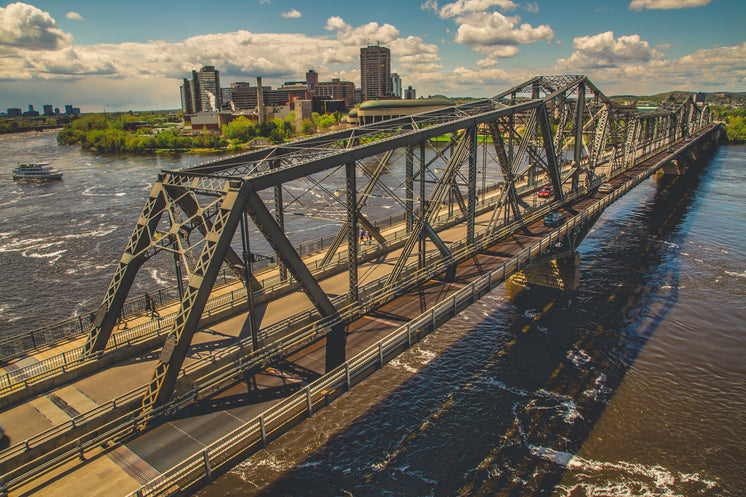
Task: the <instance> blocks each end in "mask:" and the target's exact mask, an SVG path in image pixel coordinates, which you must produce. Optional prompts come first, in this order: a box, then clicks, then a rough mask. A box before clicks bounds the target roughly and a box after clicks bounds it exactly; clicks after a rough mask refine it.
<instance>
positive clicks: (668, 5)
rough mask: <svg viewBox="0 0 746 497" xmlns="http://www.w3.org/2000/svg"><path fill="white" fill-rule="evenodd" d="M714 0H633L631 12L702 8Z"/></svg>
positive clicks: (630, 6)
mask: <svg viewBox="0 0 746 497" xmlns="http://www.w3.org/2000/svg"><path fill="white" fill-rule="evenodd" d="M711 1H712V0H632V2H630V4H629V10H642V9H660V10H669V9H686V8H689V7H702V6H703V5H707V4H708V3H710V2H711Z"/></svg>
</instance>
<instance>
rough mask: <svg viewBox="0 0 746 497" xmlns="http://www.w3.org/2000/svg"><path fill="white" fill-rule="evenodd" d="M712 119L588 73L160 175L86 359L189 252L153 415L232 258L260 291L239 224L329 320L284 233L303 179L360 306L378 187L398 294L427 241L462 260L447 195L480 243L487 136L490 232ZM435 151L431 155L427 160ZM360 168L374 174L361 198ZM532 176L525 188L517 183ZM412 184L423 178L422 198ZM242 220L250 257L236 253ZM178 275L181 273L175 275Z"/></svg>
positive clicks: (690, 105) (322, 298) (156, 381)
mask: <svg viewBox="0 0 746 497" xmlns="http://www.w3.org/2000/svg"><path fill="white" fill-rule="evenodd" d="M711 119H712V115H711V113H710V110H709V108H708V107H700V106H698V105H697V104H696V103H695V102H694V100H693V98H692V97H691V95H690V96H688V97H687V98H686V99H685V100H684V101H683V102H676V101H675V100H674V99H673V98H669V99H667V100H666V101H664V102H663V103H662V104H661V106H660V108H659V109H658V110H656V111H654V112H648V113H640V112H637V111H636V110H634V109H627V108H623V107H620V106H618V105H616V104H615V103H614V102H612V101H611V100H609V99H608V98H607V97H606V96H605V95H604V94H603V93H602V92H600V91H599V89H598V88H597V87H596V86H594V85H593V83H592V82H590V81H589V80H588V79H587V78H586V77H585V76H582V75H559V76H536V77H534V78H531V79H530V80H528V81H526V82H524V83H521V84H520V85H517V86H515V87H513V88H510V89H508V90H506V91H504V92H502V93H500V94H498V95H496V96H495V97H492V98H490V99H486V100H482V101H478V102H469V103H466V104H463V105H458V106H453V107H449V108H445V109H439V110H435V111H431V112H425V113H422V114H417V115H413V116H407V117H402V118H399V119H392V120H389V121H384V122H380V123H375V124H372V125H367V126H360V127H357V128H350V129H345V130H340V131H336V132H333V133H328V134H325V135H320V136H315V137H311V138H305V139H302V140H298V141H295V142H291V143H287V144H282V145H278V146H275V147H271V148H268V149H263V150H259V151H253V152H248V153H245V154H239V155H236V156H233V157H229V158H223V159H218V160H214V161H210V162H206V163H202V164H197V165H195V166H191V167H188V168H185V169H182V170H178V171H163V172H162V173H161V174H160V175H159V178H158V181H157V182H156V184H155V185H154V186H153V188H152V190H151V192H150V195H149V197H148V200H147V202H146V204H145V207H144V208H143V210H142V213H141V215H140V217H139V219H138V220H137V223H136V225H135V228H134V229H133V232H132V235H131V236H130V239H129V242H128V243H127V246H126V248H125V250H124V253H123V255H122V257H121V259H120V262H119V264H118V266H117V268H116V271H115V273H114V276H113V278H112V281H111V283H110V285H109V288H108V290H107V292H106V294H105V296H104V299H103V302H102V305H101V307H100V309H99V312H98V313H97V316H96V319H95V320H94V322H93V326H92V328H91V330H90V332H89V337H88V341H87V343H86V348H85V350H86V353H85V354H86V355H88V356H90V355H92V354H94V353H96V352H98V351H102V350H105V348H106V345H107V341H108V339H109V336H110V335H111V331H112V329H113V327H114V325H115V323H116V320H117V317H118V316H119V315H120V312H121V309H122V305H123V303H124V301H125V299H126V297H127V294H128V292H129V290H130V289H131V287H132V284H133V281H134V279H135V276H136V274H137V272H138V270H139V268H140V267H141V266H142V265H143V264H144V263H145V262H147V261H148V260H149V259H150V258H152V257H153V256H155V255H156V254H158V253H160V252H163V251H166V252H170V253H172V254H175V256H176V257H181V262H182V265H183V266H184V268H185V270H186V273H187V275H188V284H187V286H186V289H185V290H184V292H183V296H182V298H181V302H180V303H179V310H178V311H177V314H176V316H177V317H176V321H175V323H174V325H173V327H172V329H171V331H170V333H169V337H168V339H167V341H166V345H165V346H164V348H163V351H162V353H161V356H160V360H159V363H158V365H157V367H156V368H155V371H154V374H153V379H152V380H151V383H150V387H149V389H148V393H147V395H146V396H145V397H144V398H143V408H144V409H145V410H146V411H147V410H149V409H150V408H152V407H153V406H155V405H159V404H162V403H165V402H167V401H168V399H169V398H170V397H171V395H172V394H173V390H174V386H175V382H176V377H177V375H178V372H179V369H180V368H181V366H182V363H183V360H184V357H185V354H186V353H187V350H188V348H189V345H190V343H191V339H192V336H193V334H194V333H195V332H196V329H197V324H198V322H199V319H200V316H201V314H202V311H203V309H204V306H205V303H206V301H207V298H208V296H209V294H210V291H211V289H212V287H213V285H214V282H215V278H216V276H217V274H218V271H219V269H220V267H221V265H222V264H223V263H226V264H227V266H228V267H229V268H230V269H231V270H232V271H233V272H234V273H235V274H236V275H237V276H238V277H239V278H240V279H242V280H244V281H246V280H248V281H250V285H251V286H252V287H256V285H258V283H257V282H256V281H255V279H254V278H253V276H252V275H251V271H250V268H249V263H248V259H250V257H251V254H250V253H249V248H248V229H249V227H248V223H243V222H242V221H241V220H242V219H245V216H246V215H248V216H249V217H250V218H251V220H252V221H253V224H254V225H255V226H256V228H258V230H259V231H260V232H261V233H262V235H263V236H264V238H265V239H266V241H267V243H268V244H269V246H270V247H271V248H272V250H273V251H274V252H275V253H276V255H277V258H278V266H279V267H278V274H279V277H280V279H281V280H282V281H284V280H287V278H288V277H292V278H293V279H294V280H295V281H296V282H297V283H298V285H299V286H300V288H301V290H302V291H303V292H305V294H306V295H307V296H308V298H309V300H310V301H311V303H312V305H313V306H314V307H315V308H316V310H317V311H318V312H319V314H320V315H321V316H330V315H333V314H334V313H335V312H336V310H335V308H334V306H333V305H332V303H331V301H330V300H329V297H328V296H327V295H326V294H325V293H324V291H323V290H322V289H321V286H320V285H319V282H318V281H316V279H314V277H313V275H312V274H311V272H310V271H309V269H308V267H306V265H305V264H304V262H303V260H302V259H301V257H300V256H299V255H298V252H297V251H296V249H295V248H294V246H293V243H292V242H291V240H290V239H289V238H288V236H287V235H286V233H285V214H286V207H287V206H289V205H294V206H295V205H298V206H299V207H300V208H306V209H311V208H312V206H304V205H302V202H300V201H299V200H298V201H297V202H296V200H297V199H299V198H300V197H302V196H303V195H300V196H298V197H295V196H293V195H292V189H290V188H288V187H289V186H292V184H294V183H293V182H298V183H297V184H295V189H296V190H297V187H298V184H305V185H306V186H310V188H311V189H312V191H313V193H314V195H315V196H316V197H317V200H318V203H317V204H316V205H319V203H320V204H321V205H322V207H321V208H318V209H319V210H321V209H322V208H331V209H332V210H333V214H332V216H336V218H335V221H337V222H339V224H340V229H339V231H338V232H337V234H336V237H335V238H334V240H333V242H332V244H331V246H329V247H328V249H326V250H327V252H326V255H325V257H324V258H323V261H322V264H321V266H322V267H325V266H329V265H330V263H331V262H332V256H333V255H334V254H336V253H337V252H338V251H339V249H340V247H341V246H342V244H343V243H344V241H345V239H346V241H347V260H346V261H345V263H344V264H343V265H342V266H346V267H347V270H348V272H349V289H348V297H349V300H350V301H353V302H354V301H355V300H357V298H358V291H359V288H358V287H359V285H360V282H359V281H358V274H357V267H358V264H359V257H360V254H359V251H358V236H357V231H358V228H359V227H362V228H364V229H365V230H367V231H369V232H370V233H371V235H372V236H373V237H375V239H376V241H377V242H378V243H379V244H380V245H381V246H382V247H384V248H385V247H386V245H387V244H388V243H389V242H388V241H387V240H386V238H385V237H384V236H382V234H381V233H380V231H379V230H378V229H377V228H376V226H375V225H374V223H373V222H372V221H371V219H372V218H370V215H371V214H368V213H367V212H368V211H367V209H368V208H369V206H368V200H369V199H370V198H372V197H373V196H374V191H375V190H376V189H378V190H379V191H381V192H382V193H383V195H379V196H380V197H385V198H386V199H388V200H387V201H389V202H391V204H392V207H397V208H401V209H402V211H403V213H404V218H403V219H404V225H405V226H406V230H405V232H406V235H405V236H406V237H405V239H404V241H403V248H402V253H401V255H400V256H399V258H398V259H397V261H396V263H395V264H394V267H393V269H392V271H391V273H390V274H389V275H388V277H387V279H386V281H387V283H388V285H389V286H393V285H394V284H395V283H396V281H397V280H398V279H399V278H400V276H401V274H402V271H403V270H404V268H405V266H406V265H407V262H408V260H409V258H410V256H411V254H412V253H413V251H414V249H415V247H419V248H418V255H419V257H418V262H419V265H420V267H422V266H424V264H425V261H426V258H425V254H426V248H427V247H426V244H427V242H426V240H427V239H428V238H429V239H430V240H431V241H432V243H433V244H434V245H435V247H436V248H437V249H438V251H439V252H440V254H441V256H442V257H443V258H449V257H451V252H450V248H449V246H448V244H446V243H445V242H444V241H443V240H442V239H441V238H440V236H439V234H438V228H437V226H436V225H435V224H434V223H435V219H436V218H437V217H438V216H439V215H440V214H441V211H443V212H444V202H445V201H446V199H449V200H450V202H451V203H450V204H448V211H449V213H451V214H454V217H453V218H452V219H453V220H454V221H453V222H464V223H466V232H467V234H466V238H467V241H468V242H473V241H474V239H475V236H476V235H475V218H476V209H477V207H476V206H477V200H478V196H479V197H481V196H482V195H485V193H479V192H478V189H477V183H478V181H477V177H478V175H479V174H480V173H479V170H480V169H479V167H478V150H479V149H478V141H479V136H480V133H481V134H482V135H485V134H486V135H487V138H491V140H492V146H491V147H489V148H491V149H494V157H491V158H490V159H491V160H492V162H491V163H490V165H489V166H488V163H487V158H486V156H487V148H488V147H487V146H483V148H482V150H483V151H484V154H485V159H484V163H483V165H482V174H483V175H484V177H483V178H482V181H483V185H484V181H485V179H484V178H485V177H486V175H487V172H488V171H487V169H488V167H491V168H493V170H494V169H496V168H499V171H493V174H494V175H495V176H494V177H497V176H501V177H502V180H501V181H500V182H501V184H499V185H490V186H497V187H498V190H497V192H496V193H494V194H492V195H494V196H495V199H496V200H494V205H495V206H494V208H493V209H492V219H491V221H490V223H489V228H490V229H495V228H496V227H498V225H500V224H503V223H506V222H508V221H509V220H510V219H511V218H512V219H519V218H521V217H522V216H523V215H524V213H525V212H527V211H528V210H529V209H530V208H531V207H530V206H529V205H528V204H527V203H526V202H525V201H524V200H522V197H521V196H522V195H525V194H526V193H522V192H525V191H528V192H532V191H535V190H536V189H538V187H540V186H541V185H544V184H551V185H552V186H553V188H554V192H555V195H556V197H557V198H561V197H562V196H563V195H564V194H565V192H564V189H563V187H566V186H567V185H565V182H566V181H568V180H571V185H570V188H571V189H572V190H577V189H578V188H579V181H578V180H579V176H580V174H581V173H582V172H585V173H586V179H587V180H590V179H594V177H595V176H596V175H597V174H600V175H601V176H603V175H605V174H609V173H610V172H611V171H616V170H618V169H620V168H627V167H630V166H632V165H633V164H634V163H635V161H636V160H637V159H638V158H639V157H641V156H643V155H645V154H648V153H651V152H653V151H656V150H659V149H660V148H661V147H664V146H667V144H668V143H669V142H670V141H671V140H674V139H677V138H680V137H682V136H686V135H688V134H690V133H694V132H696V130H698V129H699V128H700V127H702V126H704V125H705V124H707V123H709V122H710V121H711ZM555 128H556V131H554V132H553V129H555ZM447 135H451V136H452V137H453V140H452V142H451V143H449V144H447V145H445V146H443V145H442V144H438V145H437V146H436V145H434V144H433V143H432V141H431V140H432V139H434V138H436V137H441V136H447ZM399 149H402V150H403V151H404V153H403V157H404V159H403V160H404V164H403V168H404V169H403V172H396V171H394V169H395V168H396V167H397V164H396V161H395V160H394V157H395V156H394V154H395V152H396V151H397V150H399ZM570 149H572V150H573V152H574V161H573V162H571V161H569V160H568V159H567V158H565V155H564V154H565V150H570ZM417 152H418V155H419V163H418V164H416V162H415V157H416V155H417V154H416V153H417ZM426 152H427V153H428V154H432V155H431V157H430V158H428V157H426ZM584 153H586V154H587V158H584ZM373 157H377V158H378V159H377V162H376V164H375V168H374V169H373V170H372V171H369V170H368V169H366V168H364V167H363V163H362V162H361V161H363V160H368V161H369V160H370V159H371V158H373ZM495 162H496V163H497V166H496V168H495V165H494V164H495ZM464 165H466V170H465V171H463V170H462V168H463V167H464ZM568 166H569V167H568ZM436 167H437V168H441V167H442V173H436V171H437V169H436ZM356 171H362V172H363V173H364V174H366V175H367V176H368V180H367V183H366V184H365V186H364V188H363V189H362V190H361V191H360V192H358V191H357V182H358V179H357V177H356V174H357V173H356ZM397 171H399V170H397ZM599 171H600V173H599ZM498 173H499V174H498ZM397 174H399V175H400V176H396V175H397ZM524 174H525V175H527V176H528V178H527V181H526V183H520V182H519V179H520V177H521V176H523V175H524ZM314 175H323V176H324V177H323V178H319V177H314ZM387 175H390V176H387ZM402 176H403V178H402ZM386 177H389V178H395V179H398V180H399V182H400V184H399V185H398V186H391V180H390V179H389V180H386V179H385V178H386ZM521 181H522V180H521ZM330 182H333V183H334V184H335V185H336V186H339V187H340V188H342V189H344V190H345V196H344V201H343V198H342V196H341V195H340V198H333V197H334V196H335V195H333V194H332V193H331V191H330V190H334V188H335V187H334V186H332V187H330V186H329V183H330ZM415 182H419V191H418V192H417V189H416V185H415ZM587 185H588V183H587V182H586V186H587ZM517 186H520V192H521V193H519V188H517ZM428 188H431V190H430V192H429V193H428V190H427V189H428ZM283 189H285V191H286V192H287V194H288V195H289V196H291V197H293V199H292V200H291V201H290V203H287V201H286V200H285V199H284V198H283ZM264 190H269V191H268V192H266V193H264V194H263V195H264V196H266V197H267V198H270V199H271V200H270V202H271V203H272V202H273V204H274V215H273V214H272V213H270V211H269V210H268V209H267V206H266V205H265V201H264V200H263V199H262V197H260V193H262V192H263V191H264ZM415 196H416V198H415ZM454 201H455V203H456V204H457V205H458V207H459V211H458V212H456V213H453V212H452V210H453V202H454ZM371 204H372V202H371ZM295 208H296V207H294V209H295ZM164 214H166V215H165V216H164ZM309 217H310V216H309ZM326 217H327V218H329V217H331V216H328V215H327V216H326ZM501 217H502V219H501ZM240 223H242V224H243V225H242V227H241V233H242V244H243V245H244V247H245V248H244V257H243V258H242V257H240V256H239V255H238V254H237V253H236V252H235V251H234V250H233V249H232V248H231V242H232V240H233V239H234V237H235V235H236V229H237V226H239V224H240ZM192 238H193V239H194V240H192ZM197 238H199V239H198V240H197ZM198 252H199V253H198ZM197 253H198V255H195V254H197ZM178 270H179V266H178V265H177V273H178ZM177 277H178V274H177ZM250 306H251V304H250ZM255 324H256V323H255Z"/></svg>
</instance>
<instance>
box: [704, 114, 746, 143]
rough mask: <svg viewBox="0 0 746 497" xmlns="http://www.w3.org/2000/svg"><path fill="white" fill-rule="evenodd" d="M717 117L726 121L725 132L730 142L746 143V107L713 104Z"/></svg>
mask: <svg viewBox="0 0 746 497" xmlns="http://www.w3.org/2000/svg"><path fill="white" fill-rule="evenodd" d="M710 110H712V112H713V114H714V115H715V119H716V120H718V121H725V133H726V134H727V135H728V141H729V142H730V143H734V144H735V143H746V109H743V108H733V107H726V106H719V105H713V106H712V107H711V108H710Z"/></svg>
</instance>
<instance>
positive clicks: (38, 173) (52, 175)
mask: <svg viewBox="0 0 746 497" xmlns="http://www.w3.org/2000/svg"><path fill="white" fill-rule="evenodd" d="M13 179H14V180H26V181H52V180H56V179H62V173H61V172H59V171H58V170H56V169H55V168H53V167H52V166H50V165H49V163H47V162H32V163H29V164H19V165H18V167H16V168H15V169H13Z"/></svg>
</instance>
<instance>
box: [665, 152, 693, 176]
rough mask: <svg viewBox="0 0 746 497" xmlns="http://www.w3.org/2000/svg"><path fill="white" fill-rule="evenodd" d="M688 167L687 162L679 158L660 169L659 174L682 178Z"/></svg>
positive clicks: (683, 158)
mask: <svg viewBox="0 0 746 497" xmlns="http://www.w3.org/2000/svg"><path fill="white" fill-rule="evenodd" d="M688 165H689V161H688V160H687V159H686V158H685V157H679V158H678V159H674V160H672V161H671V162H669V163H668V164H666V165H665V166H663V168H662V169H661V174H670V175H673V176H683V175H684V174H685V173H686V168H687V166H688Z"/></svg>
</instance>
